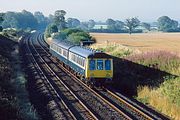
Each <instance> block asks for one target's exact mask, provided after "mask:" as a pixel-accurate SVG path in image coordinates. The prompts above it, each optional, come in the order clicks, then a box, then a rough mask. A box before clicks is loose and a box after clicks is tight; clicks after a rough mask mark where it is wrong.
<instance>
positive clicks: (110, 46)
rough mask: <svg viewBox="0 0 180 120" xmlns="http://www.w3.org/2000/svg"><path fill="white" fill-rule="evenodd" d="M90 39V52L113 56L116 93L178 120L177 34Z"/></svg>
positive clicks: (179, 49)
mask: <svg viewBox="0 0 180 120" xmlns="http://www.w3.org/2000/svg"><path fill="white" fill-rule="evenodd" d="M91 35H92V36H93V37H95V38H96V40H97V43H96V44H94V45H92V46H91V47H92V48H95V49H99V50H101V51H104V52H106V53H109V54H111V55H113V56H115V57H114V83H115V86H116V89H120V91H121V92H122V93H124V94H126V95H129V94H131V96H133V97H135V98H136V99H137V100H139V101H141V102H143V103H144V104H148V105H150V106H153V107H154V108H156V110H158V111H160V112H162V113H164V114H166V115H168V116H170V117H171V118H172V119H175V120H179V119H180V114H179V113H180V92H179V91H180V33H143V34H132V35H129V34H105V33H103V34H102V33H91Z"/></svg>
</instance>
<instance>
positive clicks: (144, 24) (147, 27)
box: [142, 22, 151, 31]
mask: <svg viewBox="0 0 180 120" xmlns="http://www.w3.org/2000/svg"><path fill="white" fill-rule="evenodd" d="M142 26H143V27H144V28H145V29H146V30H148V31H150V30H151V25H150V24H149V23H145V22H143V23H142Z"/></svg>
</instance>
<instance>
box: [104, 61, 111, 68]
mask: <svg viewBox="0 0 180 120" xmlns="http://www.w3.org/2000/svg"><path fill="white" fill-rule="evenodd" d="M105 69H106V70H111V61H110V60H105Z"/></svg>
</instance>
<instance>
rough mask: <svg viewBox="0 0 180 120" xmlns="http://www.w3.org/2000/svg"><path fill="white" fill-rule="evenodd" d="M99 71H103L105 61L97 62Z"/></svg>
mask: <svg viewBox="0 0 180 120" xmlns="http://www.w3.org/2000/svg"><path fill="white" fill-rule="evenodd" d="M97 69H98V70H103V60H97Z"/></svg>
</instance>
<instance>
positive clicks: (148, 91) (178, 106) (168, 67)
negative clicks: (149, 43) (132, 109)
mask: <svg viewBox="0 0 180 120" xmlns="http://www.w3.org/2000/svg"><path fill="white" fill-rule="evenodd" d="M127 59H128V60H131V61H134V62H136V63H138V64H142V65H145V66H148V67H154V68H155V69H158V70H161V71H165V72H168V73H170V74H172V76H171V75H170V76H165V77H164V78H163V79H164V82H163V83H162V84H161V85H160V86H159V87H158V88H152V87H151V88H150V87H147V86H139V89H138V96H137V99H138V100H140V101H141V102H144V103H146V104H150V105H151V106H154V107H155V108H156V109H157V110H159V111H161V112H162V113H164V114H166V115H168V116H170V117H171V118H173V119H176V120H179V119H180V114H179V113H180V58H179V57H178V56H176V55H175V54H172V53H169V52H165V51H158V52H148V53H144V54H139V55H133V56H129V57H127ZM174 75H175V76H176V77H174Z"/></svg>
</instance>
